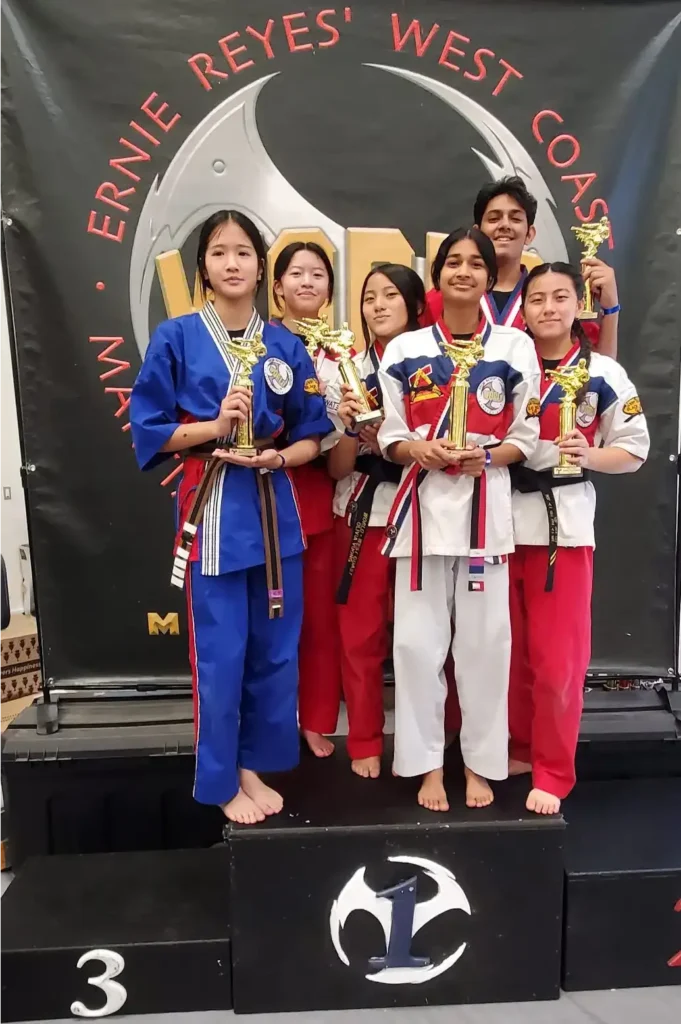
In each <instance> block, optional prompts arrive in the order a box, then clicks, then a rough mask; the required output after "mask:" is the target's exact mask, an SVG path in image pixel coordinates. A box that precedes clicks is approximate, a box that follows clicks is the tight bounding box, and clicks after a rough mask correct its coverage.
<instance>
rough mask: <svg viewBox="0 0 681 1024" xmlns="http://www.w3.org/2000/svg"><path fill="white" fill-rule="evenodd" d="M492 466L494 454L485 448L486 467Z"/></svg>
mask: <svg viewBox="0 0 681 1024" xmlns="http://www.w3.org/2000/svg"><path fill="white" fill-rule="evenodd" d="M491 465H492V453H491V451H490V450H489V448H485V466H486V467H487V466H491Z"/></svg>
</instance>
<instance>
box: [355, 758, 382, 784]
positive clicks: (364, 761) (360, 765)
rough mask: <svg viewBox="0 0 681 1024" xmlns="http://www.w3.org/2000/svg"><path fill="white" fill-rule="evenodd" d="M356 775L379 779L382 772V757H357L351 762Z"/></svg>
mask: <svg viewBox="0 0 681 1024" xmlns="http://www.w3.org/2000/svg"><path fill="white" fill-rule="evenodd" d="M350 767H351V768H352V770H353V772H354V773H355V775H360V776H361V777H362V778H363V779H377V778H378V776H379V775H380V774H381V759H380V757H355V758H353V760H352V761H351V762H350Z"/></svg>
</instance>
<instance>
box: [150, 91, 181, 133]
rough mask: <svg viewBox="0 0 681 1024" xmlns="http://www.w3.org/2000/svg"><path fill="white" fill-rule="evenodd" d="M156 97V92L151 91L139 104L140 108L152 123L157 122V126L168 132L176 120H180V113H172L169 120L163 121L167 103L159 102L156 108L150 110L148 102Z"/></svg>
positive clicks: (151, 101)
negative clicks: (159, 104)
mask: <svg viewBox="0 0 681 1024" xmlns="http://www.w3.org/2000/svg"><path fill="white" fill-rule="evenodd" d="M157 99H158V93H157V92H152V94H151V95H150V96H147V98H146V99H145V101H144V103H143V104H142V105H141V107H140V110H143V111H144V113H145V114H146V115H147V117H149V118H151V120H152V121H153V122H154V124H157V125H158V126H159V128H162V129H163V131H164V132H169V131H170V129H171V128H174V127H175V125H176V124H177V122H178V121H179V120H180V117H181V115H180V114H173V116H172V117H171V119H170V121H164V120H163V115H164V114H165V112H166V110H167V109H168V104H167V103H163V102H162V103H161V106H160V107H159V108H158V110H151V108H150V106H149V104H150V103H153V102H154V100H157Z"/></svg>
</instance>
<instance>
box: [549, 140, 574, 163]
mask: <svg viewBox="0 0 681 1024" xmlns="http://www.w3.org/2000/svg"><path fill="white" fill-rule="evenodd" d="M560 142H570V143H571V144H572V156H570V157H568V159H567V160H559V159H558V157H557V156H556V155H555V148H556V146H557V145H558V144H559V143H560ZM580 152H581V148H580V145H579V143H578V142H577V139H576V138H575V137H574V135H556V137H555V139H551V141H550V142H549V144H548V146H547V149H546V155H547V157H548V158H549V161H550V163H552V164H553V166H554V167H572V165H573V163H574V162H575V160H577V159H578V158H579V154H580Z"/></svg>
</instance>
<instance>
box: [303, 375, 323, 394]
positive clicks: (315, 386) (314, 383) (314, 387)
mask: <svg viewBox="0 0 681 1024" xmlns="http://www.w3.org/2000/svg"><path fill="white" fill-rule="evenodd" d="M303 390H304V391H305V394H306V395H321V393H322V392H321V388H320V387H319V381H318V380H317V378H316V377H308V378H307V380H306V381H305V383H304V384H303Z"/></svg>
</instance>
